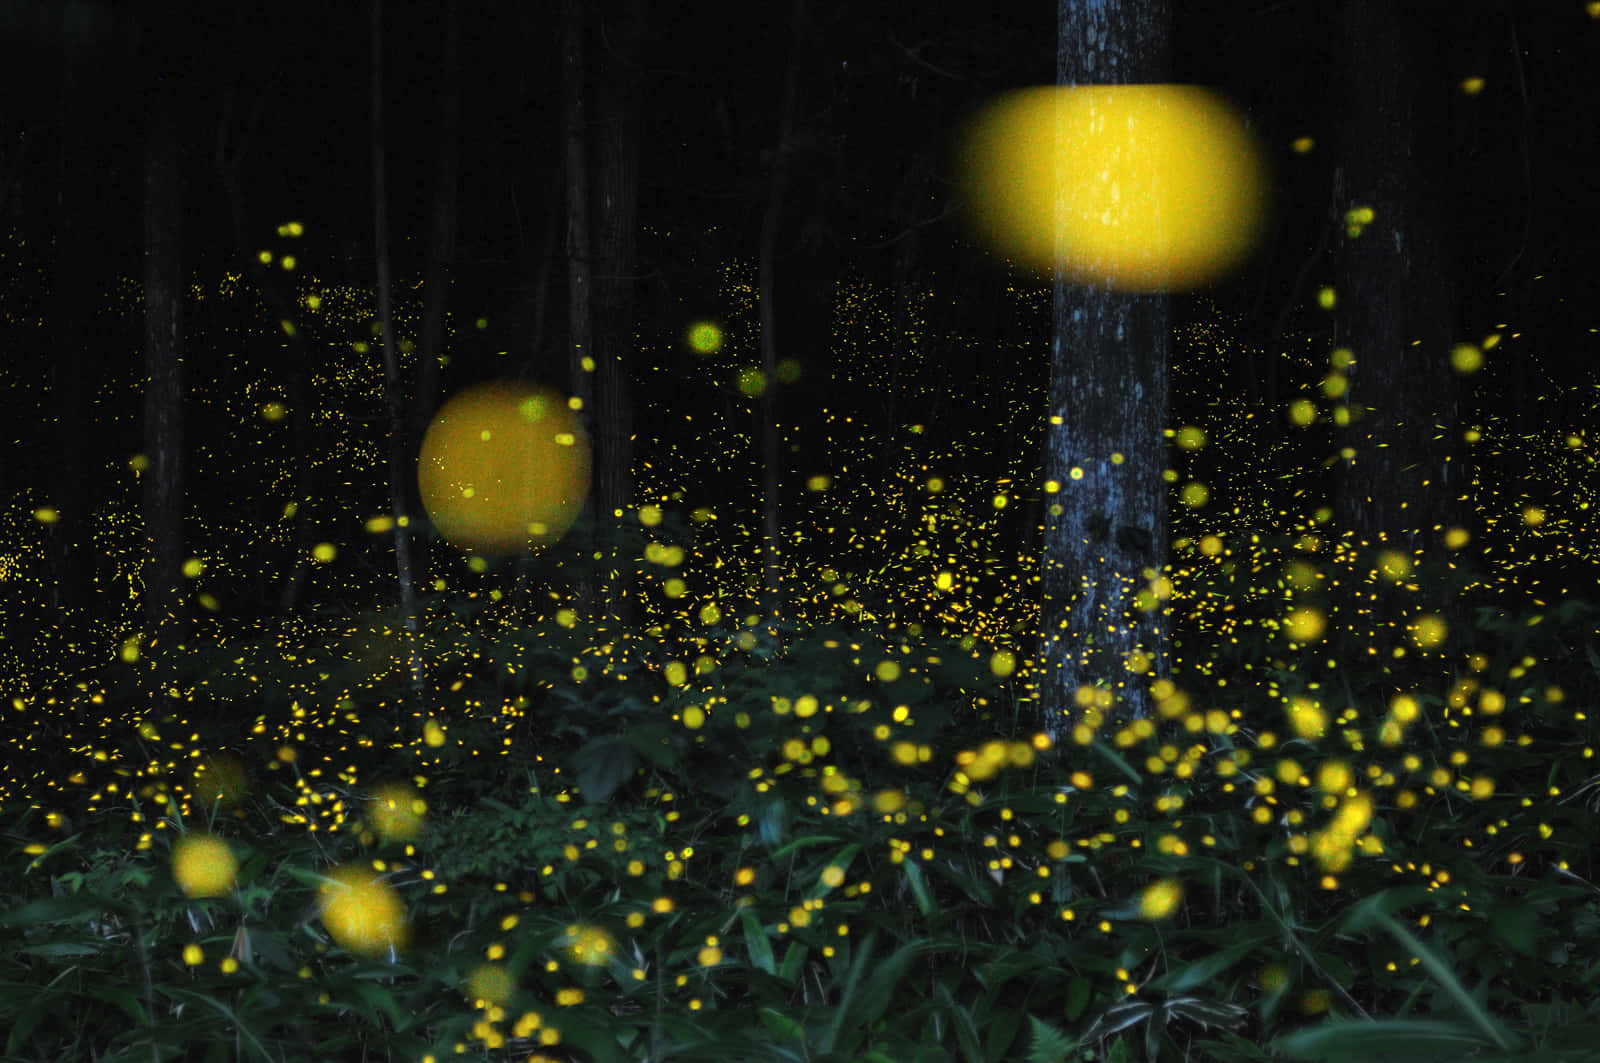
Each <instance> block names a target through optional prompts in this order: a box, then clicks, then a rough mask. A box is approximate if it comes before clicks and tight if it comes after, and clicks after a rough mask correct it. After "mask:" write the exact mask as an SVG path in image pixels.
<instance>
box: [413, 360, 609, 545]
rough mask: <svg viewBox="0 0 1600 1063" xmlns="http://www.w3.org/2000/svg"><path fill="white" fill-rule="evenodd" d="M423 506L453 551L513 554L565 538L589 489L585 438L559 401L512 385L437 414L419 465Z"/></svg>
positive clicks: (483, 391)
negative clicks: (457, 549) (455, 548)
mask: <svg viewBox="0 0 1600 1063" xmlns="http://www.w3.org/2000/svg"><path fill="white" fill-rule="evenodd" d="M417 487H418V490H419V491H420V493H421V496H422V505H423V507H424V508H425V509H426V510H427V511H428V516H429V517H430V518H431V519H432V520H433V524H434V527H436V528H437V529H438V530H439V534H440V535H443V536H444V537H445V539H447V540H449V542H450V543H451V544H453V545H454V546H456V547H458V548H459V549H461V550H465V551H469V552H472V553H483V554H515V553H520V552H521V551H522V550H523V549H524V548H526V547H529V546H543V545H546V544H548V543H552V542H555V541H556V540H557V539H560V538H561V536H563V535H565V534H566V532H567V529H569V528H570V527H572V523H573V521H574V520H576V519H577V516H578V514H579V512H580V511H581V510H582V509H583V502H584V497H585V496H586V495H587V493H588V490H589V438H588V436H587V435H586V434H585V433H584V430H583V426H582V425H581V424H580V423H579V422H578V418H577V415H576V414H574V413H573V411H572V410H571V409H570V408H569V407H568V405H567V402H566V400H565V399H562V398H560V397H559V396H557V395H555V394H553V393H551V392H548V391H543V390H540V389H538V388H535V387H532V386H531V385H528V384H523V383H520V382H517V381H497V382H493V383H489V384H480V385H477V386H475V387H471V388H468V389H467V390H466V391H463V392H461V393H460V394H458V395H456V396H455V397H453V398H452V399H450V401H449V402H446V403H445V404H444V405H443V406H442V407H440V409H439V412H438V413H437V414H435V415H434V418H433V422H432V423H431V424H430V425H429V426H428V431H427V433H426V434H425V435H424V436H423V438H422V451H421V454H420V455H419V457H418V461H417Z"/></svg>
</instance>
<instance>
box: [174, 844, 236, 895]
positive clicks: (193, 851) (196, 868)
mask: <svg viewBox="0 0 1600 1063" xmlns="http://www.w3.org/2000/svg"><path fill="white" fill-rule="evenodd" d="M238 869H239V862H238V861H237V860H235V859H234V856H233V850H231V849H229V848H228V843H227V842H225V841H223V840H222V839H221V838H218V837H216V836H215V835H211V834H187V835H185V836H184V837H183V838H182V839H181V840H179V842H178V844H176V845H174V846H173V847H172V877H173V878H174V879H176V880H177V882H178V888H179V889H181V890H182V891H183V894H184V896H185V897H220V896H222V895H223V894H224V893H227V892H228V891H229V890H231V889H233V878H234V875H235V874H236V873H237V872H238Z"/></svg>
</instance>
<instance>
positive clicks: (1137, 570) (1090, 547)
mask: <svg viewBox="0 0 1600 1063" xmlns="http://www.w3.org/2000/svg"><path fill="white" fill-rule="evenodd" d="M1057 13H1058V18H1059V22H1058V47H1057V53H1056V74H1057V80H1058V81H1059V83H1060V84H1062V85H1078V84H1089V83H1093V84H1126V83H1140V82H1158V81H1161V80H1162V79H1163V78H1165V77H1166V76H1167V68H1168V54H1169V49H1170V30H1169V26H1170V21H1171V17H1170V11H1169V9H1168V6H1167V5H1166V4H1165V3H1161V2H1154V0H1152V2H1149V3H1143V2H1141V3H1133V2H1124V3H1108V4H1107V3H1087V2H1085V0H1058V8H1057ZM1053 320H1054V325H1053V329H1052V333H1053V335H1052V340H1051V350H1050V409H1049V413H1050V424H1049V427H1048V431H1047V435H1046V444H1045V460H1044V468H1045V479H1046V490H1047V491H1050V489H1051V488H1052V487H1054V488H1055V490H1054V491H1051V493H1049V494H1047V495H1046V503H1047V505H1046V517H1045V529H1044V555H1043V556H1044V560H1043V573H1042V576H1043V599H1042V602H1041V615H1040V649H1039V661H1040V667H1041V673H1042V674H1041V676H1040V680H1039V684H1040V696H1041V699H1042V708H1043V710H1044V714H1045V724H1046V728H1047V730H1048V731H1049V732H1050V733H1051V734H1052V735H1053V736H1055V737H1057V738H1060V737H1061V736H1062V735H1063V734H1064V733H1065V732H1066V731H1067V729H1068V728H1069V727H1070V726H1071V725H1072V724H1073V723H1074V722H1075V721H1076V720H1077V719H1080V718H1081V717H1082V716H1083V710H1084V708H1085V707H1086V706H1087V705H1094V704H1098V706H1099V710H1100V715H1101V716H1102V717H1106V718H1115V719H1124V720H1125V719H1133V718H1140V717H1145V716H1148V715H1150V708H1151V705H1150V696H1149V691H1148V689H1147V687H1148V682H1147V680H1148V678H1149V677H1150V676H1151V675H1155V674H1161V673H1162V672H1164V670H1165V668H1166V647H1165V641H1166V622H1165V616H1164V612H1163V609H1161V608H1153V609H1141V608H1138V607H1137V606H1136V604H1135V601H1134V598H1135V595H1136V594H1137V593H1138V592H1139V591H1141V590H1143V589H1145V588H1146V587H1147V586H1148V584H1149V582H1150V580H1151V579H1152V578H1153V577H1154V576H1155V575H1156V574H1158V573H1159V572H1160V571H1161V569H1162V567H1163V565H1164V564H1165V563H1166V553H1167V517H1166V510H1167V507H1166V487H1165V484H1164V482H1163V480H1162V472H1163V471H1164V469H1165V467H1166V447H1165V440H1164V436H1163V432H1164V430H1165V428H1166V421H1167V391H1168V387H1167V373H1168V358H1169V345H1170V341H1169V335H1168V311H1167V300H1166V298H1165V297H1164V296H1161V295H1128V294H1122V293H1118V292H1116V291H1113V290H1112V289H1111V287H1110V285H1109V284H1108V283H1103V282H1102V283H1091V284H1069V283H1067V281H1066V280H1065V279H1064V278H1063V276H1062V275H1061V273H1060V272H1059V271H1058V273H1057V276H1056V282H1055V304H1054V318H1053ZM1141 662H1142V663H1141ZM1136 672H1142V673H1143V674H1135V673H1136Z"/></svg>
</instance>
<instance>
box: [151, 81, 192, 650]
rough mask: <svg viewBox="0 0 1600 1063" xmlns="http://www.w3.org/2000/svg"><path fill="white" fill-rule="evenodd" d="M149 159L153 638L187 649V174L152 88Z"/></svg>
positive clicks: (159, 89) (170, 109) (166, 93)
mask: <svg viewBox="0 0 1600 1063" xmlns="http://www.w3.org/2000/svg"><path fill="white" fill-rule="evenodd" d="M149 106H150V111H149V128H148V130H147V131H146V139H145V156H144V364H145V387H144V446H145V457H146V460H147V461H148V462H149V465H148V467H147V468H146V470H145V473H144V526H145V541H146V544H147V545H146V554H145V561H144V611H145V630H146V632H147V634H148V635H149V636H150V638H151V640H152V642H160V643H162V644H164V645H166V644H172V643H177V642H181V641H182V639H183V629H184V621H185V609H184V595H183V297H184V283H183V279H184V278H183V184H182V181H183V174H182V168H181V166H180V159H181V155H180V148H179V141H178V116H177V104H176V101H175V100H174V98H173V96H172V92H171V88H170V86H169V85H168V84H166V83H161V82H157V83H156V84H155V85H154V86H153V87H152V95H151V98H150V105H149Z"/></svg>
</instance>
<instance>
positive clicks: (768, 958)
mask: <svg viewBox="0 0 1600 1063" xmlns="http://www.w3.org/2000/svg"><path fill="white" fill-rule="evenodd" d="M739 921H740V922H741V923H743V924H744V947H745V951H746V952H747V953H749V955H750V965H751V966H752V967H755V968H756V969H757V970H761V971H765V972H766V973H767V974H771V975H776V974H777V973H778V964H777V961H776V960H775V959H774V958H773V955H772V943H771V942H770V941H768V940H767V931H766V928H765V927H763V926H762V925H761V920H759V919H757V918H756V913H754V912H752V911H751V910H750V909H748V908H742V909H740V911H739Z"/></svg>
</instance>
